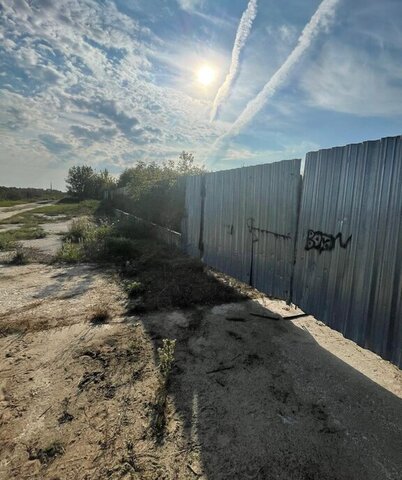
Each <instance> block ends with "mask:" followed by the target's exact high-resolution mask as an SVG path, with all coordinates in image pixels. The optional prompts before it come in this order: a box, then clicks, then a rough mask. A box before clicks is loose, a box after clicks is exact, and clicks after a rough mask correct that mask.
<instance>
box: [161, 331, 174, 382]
mask: <svg viewBox="0 0 402 480" xmlns="http://www.w3.org/2000/svg"><path fill="white" fill-rule="evenodd" d="M175 347H176V340H169V339H168V338H164V339H163V340H162V347H160V348H158V356H159V370H160V372H161V374H162V377H163V379H164V381H165V382H167V380H168V378H169V374H170V372H171V370H172V365H173V362H174V350H175Z"/></svg>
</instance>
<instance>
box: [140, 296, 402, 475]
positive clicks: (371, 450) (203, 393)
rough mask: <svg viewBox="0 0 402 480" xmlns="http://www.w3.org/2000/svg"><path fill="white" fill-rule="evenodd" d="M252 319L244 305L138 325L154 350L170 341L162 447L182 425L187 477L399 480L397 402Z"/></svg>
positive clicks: (401, 431) (300, 335)
mask: <svg viewBox="0 0 402 480" xmlns="http://www.w3.org/2000/svg"><path fill="white" fill-rule="evenodd" d="M251 312H254V313H259V314H263V315H264V314H268V315H269V313H270V312H268V311H267V310H266V309H264V308H263V307H262V306H261V304H260V303H258V302H257V301H247V302H244V301H243V302H241V303H235V304H227V305H222V306H217V307H214V308H212V309H211V308H205V307H204V308H200V309H198V310H193V311H187V312H171V313H166V314H162V315H161V313H158V314H155V315H147V316H144V317H143V318H142V321H143V323H144V326H145V329H146V330H147V332H148V334H149V335H150V337H151V339H152V340H153V343H154V349H155V352H156V348H157V347H159V346H160V344H161V339H162V338H164V337H168V338H176V339H177V344H176V366H175V368H174V370H173V372H172V377H171V382H170V386H169V394H170V398H171V399H172V402H173V404H172V405H171V407H170V408H168V415H167V416H168V418H167V425H166V432H165V440H164V441H165V442H170V441H172V440H173V438H174V435H175V432H176V430H177V429H176V428H175V425H176V424H177V420H178V418H179V419H180V423H181V422H183V423H184V432H185V434H184V435H185V438H184V439H183V441H184V442H185V443H186V445H187V448H188V451H190V452H191V454H190V458H191V459H192V460H191V461H190V463H189V464H188V466H187V467H188V478H203V479H208V480H225V479H231V480H232V479H238V480H243V479H244V480H246V479H265V480H270V479H272V480H273V479H275V480H335V479H337V480H341V479H342V480H348V479H350V480H352V479H353V480H359V479H362V480H363V479H364V480H371V479H372V480H379V479H395V480H397V479H400V478H401V472H402V456H401V451H402V424H401V419H402V401H401V399H400V398H398V397H397V396H396V395H393V394H392V393H390V392H388V391H387V390H385V389H384V388H382V387H381V386H379V385H378V384H376V383H374V382H373V381H371V380H370V379H368V378H367V377H366V376H364V375H362V374H361V373H360V372H358V371H357V370H355V369H353V368H352V367H350V366H349V365H347V364H346V363H344V362H342V361H341V360H339V359H338V358H337V357H336V356H334V355H332V354H331V353H329V352H328V351H327V350H325V349H324V348H322V347H321V346H320V345H319V344H318V343H317V342H316V341H315V340H314V338H313V337H312V336H311V335H310V334H309V333H308V331H306V330H304V329H302V328H299V327H298V326H297V325H296V324H297V321H295V322H294V323H293V322H291V321H286V320H278V321H276V320H270V319H265V318H261V317H255V316H252V315H250V313H251ZM312 321H314V320H312ZM323 328H326V327H323ZM353 345H354V344H353V343H352V342H350V345H349V347H348V348H353ZM367 353H369V354H370V355H371V352H367ZM363 360H364V358H363ZM379 362H381V360H379Z"/></svg>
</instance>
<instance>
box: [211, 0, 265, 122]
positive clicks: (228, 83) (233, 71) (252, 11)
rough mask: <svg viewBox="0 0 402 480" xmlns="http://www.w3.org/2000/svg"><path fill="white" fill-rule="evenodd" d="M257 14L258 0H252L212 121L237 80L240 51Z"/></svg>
mask: <svg viewBox="0 0 402 480" xmlns="http://www.w3.org/2000/svg"><path fill="white" fill-rule="evenodd" d="M256 15H257V0H250V1H249V2H248V5H247V8H246V10H245V11H244V12H243V15H242V16H241V19H240V23H239V27H238V28H237V33H236V38H235V41H234V45H233V50H232V61H231V63H230V68H229V73H228V74H227V75H226V78H225V81H224V82H223V83H222V85H221V86H220V88H219V90H218V93H217V94H216V97H215V100H214V103H213V105H212V111H211V122H212V121H213V120H215V118H216V115H217V113H218V109H219V107H220V106H221V105H222V103H223V102H224V101H225V100H226V98H227V97H228V95H229V92H230V89H231V87H232V84H233V82H234V81H235V79H236V77H237V74H238V71H239V65H240V53H241V51H242V50H243V47H244V45H245V44H246V41H247V38H248V36H249V35H250V31H251V27H252V26H253V21H254V19H255V17H256Z"/></svg>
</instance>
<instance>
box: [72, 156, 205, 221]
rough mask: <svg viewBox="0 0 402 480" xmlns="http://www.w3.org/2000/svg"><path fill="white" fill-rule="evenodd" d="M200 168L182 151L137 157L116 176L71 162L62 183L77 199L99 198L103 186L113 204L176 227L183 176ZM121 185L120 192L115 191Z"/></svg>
mask: <svg viewBox="0 0 402 480" xmlns="http://www.w3.org/2000/svg"><path fill="white" fill-rule="evenodd" d="M204 172H205V169H204V167H203V166H200V165H198V164H197V163H196V162H195V158H194V155H193V154H191V153H188V152H184V151H183V152H182V153H181V154H180V156H179V158H178V159H177V160H169V161H166V162H162V163H156V162H149V163H146V162H144V161H139V162H137V163H136V164H135V165H134V166H132V167H130V168H126V169H125V170H124V171H123V172H122V173H121V175H120V176H119V177H118V178H115V177H113V176H112V175H110V174H109V172H108V171H107V170H103V171H101V172H96V171H95V170H94V169H92V167H90V166H87V165H83V166H75V167H72V168H70V170H69V172H68V176H67V179H66V183H67V190H68V192H69V193H70V194H71V195H73V196H74V197H77V198H78V199H79V200H83V199H86V198H95V199H102V198H103V197H104V192H105V190H108V191H112V192H114V193H113V194H112V199H111V200H110V201H111V202H112V203H113V205H114V206H115V207H116V208H121V209H122V210H125V211H127V212H129V213H133V214H135V215H137V216H139V217H141V218H143V219H145V220H148V221H151V222H154V223H157V224H159V225H163V226H166V227H168V228H171V229H174V230H180V223H181V219H182V217H183V213H184V195H185V187H184V182H183V178H184V177H185V176H187V175H198V174H201V173H204ZM122 187H124V195H123V194H119V193H118V192H121V191H122V190H119V189H121V188H122Z"/></svg>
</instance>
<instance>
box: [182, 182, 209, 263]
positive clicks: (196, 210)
mask: <svg viewBox="0 0 402 480" xmlns="http://www.w3.org/2000/svg"><path fill="white" fill-rule="evenodd" d="M204 181H205V180H204V175H196V176H192V177H187V178H186V196H185V214H184V218H183V220H182V229H181V231H182V236H183V239H182V243H183V244H182V247H183V249H184V251H186V252H187V253H188V254H189V255H191V256H192V257H200V256H201V254H200V250H199V242H200V225H201V207H202V197H201V194H202V193H203V189H202V187H203V185H204Z"/></svg>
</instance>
